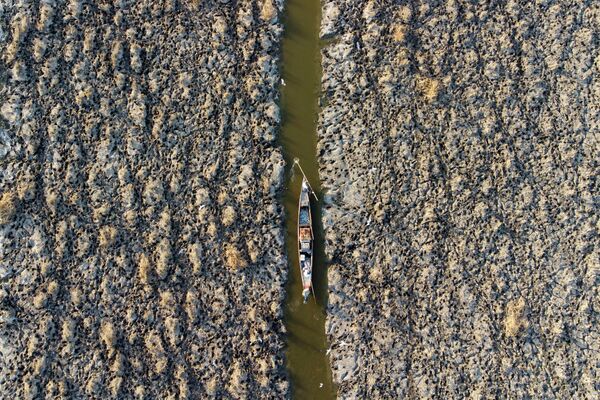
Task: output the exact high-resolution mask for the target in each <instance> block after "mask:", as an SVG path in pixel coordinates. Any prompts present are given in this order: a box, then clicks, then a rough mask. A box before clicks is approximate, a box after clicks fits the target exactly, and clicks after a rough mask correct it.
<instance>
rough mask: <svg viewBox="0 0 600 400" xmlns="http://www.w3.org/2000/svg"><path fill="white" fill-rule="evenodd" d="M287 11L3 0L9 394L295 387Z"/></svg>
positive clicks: (266, 394)
mask: <svg viewBox="0 0 600 400" xmlns="http://www.w3.org/2000/svg"><path fill="white" fill-rule="evenodd" d="M281 12H282V2H281V1H279V0H275V1H274V0H256V1H246V0H243V1H236V2H228V1H213V0H207V1H174V0H159V1H150V0H142V1H134V2H130V1H115V2H113V1H99V2H82V1H80V0H69V1H60V2H59V1H50V0H44V1H40V2H22V1H20V2H12V1H11V2H4V4H3V5H0V170H1V171H2V173H1V174H0V243H1V245H0V353H1V356H0V397H1V398H19V399H21V398H127V399H129V398H140V399H144V398H148V399H149V398H156V399H166V398H210V397H215V398H261V399H263V398H274V399H280V398H285V397H286V396H287V395H288V384H287V380H286V378H285V372H284V365H283V345H284V342H283V333H284V332H283V330H284V328H283V325H282V322H281V321H282V307H281V305H282V298H283V296H284V282H285V280H286V270H287V264H286V261H285V258H284V253H283V252H284V246H283V237H282V235H283V231H282V229H281V227H282V221H281V218H282V208H281V207H280V205H279V204H278V202H277V196H278V194H279V190H280V188H281V185H282V171H283V158H282V155H281V153H280V151H279V150H278V148H277V146H276V144H275V143H274V142H273V141H274V138H275V134H274V132H276V129H277V124H278V122H279V119H280V111H279V107H278V93H277V91H276V89H277V87H278V84H279V80H280V77H279V72H278V68H277V64H278V62H279V58H278V57H279V56H278V53H279V50H278V43H279V40H280V36H281V33H282V26H281V23H280V20H279V16H280V15H281ZM249 315H252V317H251V318H250V317H249ZM251 335H255V336H257V337H259V338H260V340H254V341H253V342H252V343H250V340H249V337H250V336H251Z"/></svg>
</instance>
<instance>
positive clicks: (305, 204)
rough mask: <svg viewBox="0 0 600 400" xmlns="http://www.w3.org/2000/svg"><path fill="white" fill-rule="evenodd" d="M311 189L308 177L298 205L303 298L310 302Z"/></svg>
mask: <svg viewBox="0 0 600 400" xmlns="http://www.w3.org/2000/svg"><path fill="white" fill-rule="evenodd" d="M309 194H310V187H309V185H308V182H307V181H306V177H303V178H302V188H301V190H300V199H299V202H298V203H299V204H298V258H299V260H300V276H301V277H302V296H303V298H304V303H306V302H307V301H308V297H309V296H310V291H311V286H312V267H313V229H312V215H311V213H310V196H309Z"/></svg>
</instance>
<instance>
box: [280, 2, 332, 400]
mask: <svg viewBox="0 0 600 400" xmlns="http://www.w3.org/2000/svg"><path fill="white" fill-rule="evenodd" d="M286 7H287V9H286V16H285V19H284V24H285V25H284V26H285V33H284V38H283V44H282V46H283V64H282V70H281V72H282V77H283V79H284V82H285V85H282V87H281V90H282V103H281V104H282V111H283V126H282V131H281V134H280V138H281V142H282V145H283V150H284V156H285V158H286V161H287V164H288V171H287V175H286V176H287V178H288V180H287V187H286V192H285V195H284V199H283V200H284V205H285V208H286V213H287V220H286V224H287V250H288V258H289V262H290V266H289V267H290V275H289V277H290V278H289V281H288V283H287V300H286V303H287V304H286V311H285V324H286V327H287V331H288V340H287V354H286V356H287V367H288V372H289V374H290V377H291V384H292V392H293V397H294V398H295V399H333V398H335V388H334V386H333V383H332V380H331V370H330V368H329V360H328V357H327V355H326V351H327V338H326V336H325V306H326V304H327V271H326V265H325V263H324V260H325V255H324V252H323V231H322V228H321V205H320V204H319V203H318V202H316V201H314V198H312V201H313V207H312V211H313V224H315V261H314V270H313V285H314V289H315V295H316V301H315V299H314V298H311V299H310V301H309V303H307V304H302V284H301V279H300V271H299V267H298V250H297V241H296V240H297V239H296V220H297V212H298V195H299V193H300V184H301V182H302V174H301V173H300V171H299V170H298V169H297V168H296V169H295V172H294V173H293V174H292V173H291V172H290V170H289V169H290V168H291V166H292V164H293V160H294V158H298V159H299V160H300V165H301V166H302V168H303V169H304V172H305V173H306V176H307V177H308V179H309V181H310V184H311V185H312V187H313V189H314V190H315V191H316V193H317V196H318V197H319V198H321V196H320V191H321V188H320V181H319V172H318V166H317V153H316V145H317V133H316V125H317V115H318V110H319V108H318V97H319V90H320V80H321V75H320V74H321V65H320V53H319V24H320V15H321V10H320V2H319V0H288V1H287V2H286Z"/></svg>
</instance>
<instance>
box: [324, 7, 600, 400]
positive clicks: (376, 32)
mask: <svg viewBox="0 0 600 400" xmlns="http://www.w3.org/2000/svg"><path fill="white" fill-rule="evenodd" d="M598 26H600V6H599V4H598V2H592V1H580V2H570V1H561V0H557V1H552V0H548V1H545V0H542V1H536V2H531V1H492V2H472V1H460V0H457V1H454V0H450V1H400V2H396V1H349V0H333V1H331V0H327V1H324V3H323V17H322V25H321V36H322V37H323V38H326V39H327V44H326V46H325V47H324V49H323V50H322V56H323V60H322V63H323V77H322V90H323V103H324V104H325V106H324V108H323V109H322V111H321V114H320V120H319V132H318V133H319V157H320V165H321V179H322V181H323V186H324V189H325V190H326V191H327V192H328V195H327V197H326V199H325V203H326V204H325V207H324V208H325V209H324V217H323V218H324V226H325V235H326V241H327V243H326V247H327V251H328V254H329V256H330V257H331V259H332V266H331V267H330V272H329V285H330V295H329V302H330V304H329V309H328V320H327V325H326V330H327V334H328V337H329V341H330V343H331V346H332V352H331V362H332V369H333V377H334V380H335V381H336V382H337V384H338V385H339V392H338V394H339V397H340V398H343V399H353V398H372V399H375V398H423V399H424V398H456V399H462V398H476V399H479V398H556V399H565V398H580V399H584V398H588V399H591V398H598V396H599V395H600V384H599V383H598V382H600V328H599V326H600V320H599V318H600V260H599V254H600V243H599V237H598V229H599V221H598V215H599V212H598V211H599V206H598V189H599V182H598V173H599V172H600V169H599V161H600V158H599V154H600V152H599V150H600V146H599V138H600V136H599V131H598V127H599V122H600V114H599V107H600V82H599V81H600V74H599V72H600V71H599V68H600V56H599V51H598V49H599V36H598Z"/></svg>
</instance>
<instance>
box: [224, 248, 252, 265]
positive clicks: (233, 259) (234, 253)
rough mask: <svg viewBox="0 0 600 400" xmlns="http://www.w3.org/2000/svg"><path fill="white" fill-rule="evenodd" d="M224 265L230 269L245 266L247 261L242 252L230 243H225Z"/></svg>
mask: <svg viewBox="0 0 600 400" xmlns="http://www.w3.org/2000/svg"><path fill="white" fill-rule="evenodd" d="M225 265H226V266H227V267H228V268H229V269H231V270H238V269H242V268H245V267H246V266H247V265H248V263H247V262H246V260H245V259H244V257H243V256H242V253H241V252H240V251H239V250H238V249H237V248H236V247H235V246H234V245H232V244H226V245H225Z"/></svg>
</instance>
